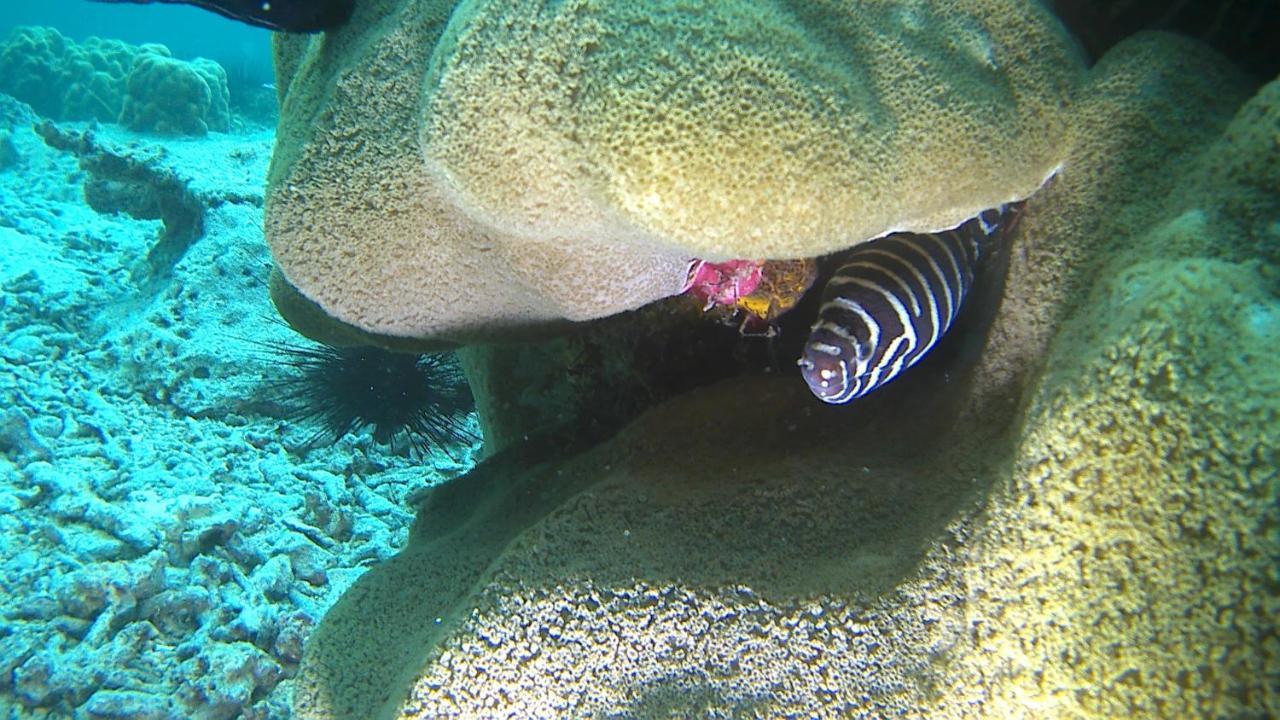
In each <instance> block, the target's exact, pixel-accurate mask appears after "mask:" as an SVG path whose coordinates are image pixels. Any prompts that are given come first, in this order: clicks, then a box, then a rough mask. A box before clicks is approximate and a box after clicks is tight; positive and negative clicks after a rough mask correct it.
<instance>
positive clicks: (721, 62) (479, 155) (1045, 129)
mask: <svg viewBox="0 0 1280 720" xmlns="http://www.w3.org/2000/svg"><path fill="white" fill-rule="evenodd" d="M277 48H278V51H279V52H278V56H277V59H278V67H279V68H281V69H282V72H281V76H280V79H279V83H278V84H279V85H280V87H281V88H282V91H283V114H282V123H281V129H280V143H279V146H278V148H277V153H276V156H275V160H274V163H273V168H272V172H271V195H270V202H269V206H268V213H267V221H266V222H267V234H268V239H269V241H270V243H271V246H272V253H273V256H274V258H275V260H276V264H277V267H278V268H279V269H280V271H281V272H282V274H283V277H284V279H286V280H287V281H288V285H289V286H290V287H292V288H293V290H295V291H297V292H299V293H300V294H301V295H303V296H305V297H306V298H307V299H309V300H310V301H311V302H313V303H314V305H315V307H316V309H318V310H319V311H320V312H322V313H324V314H327V315H328V316H329V317H330V318H332V319H333V320H335V321H337V322H339V323H345V324H347V325H350V326H354V327H355V328H358V329H359V330H362V331H365V332H369V333H376V334H381V335H386V336H397V337H412V338H427V339H434V340H437V341H440V342H446V343H447V342H455V343H466V342H474V341H481V340H488V339H494V338H497V337H503V336H505V335H507V334H508V333H510V332H511V331H512V328H518V327H524V326H530V325H537V324H540V323H551V322H554V321H558V320H563V319H568V320H587V319H593V318H599V317H603V316H606V315H611V314H614V313H618V312H620V311H623V310H628V309H633V308H636V307H639V306H641V305H644V304H647V303H649V302H652V301H654V300H657V299H660V298H663V297H666V296H669V295H672V294H675V293H678V292H680V290H681V289H682V288H683V286H684V282H685V279H686V273H687V269H688V262H689V260H690V259H691V258H695V257H703V258H720V259H724V258H736V257H745V258H772V259H784V258H801V257H812V256H816V255H820V254H824V253H828V252H831V251H834V250H838V249H841V248H845V247H849V246H852V245H854V244H857V243H859V242H863V241H865V240H868V239H870V238H873V237H875V236H878V235H882V234H885V233H888V232H892V231H896V230H937V229H942V228H947V227H952V226H954V225H957V224H959V223H960V222H962V221H963V220H966V219H968V218H970V217H972V216H973V215H975V214H976V213H977V212H978V211H980V210H983V209H986V208H990V207H993V206H997V205H1000V204H1002V203H1005V202H1009V201H1011V200H1016V199H1021V198H1025V197H1026V196H1028V195H1030V194H1031V193H1032V192H1034V191H1035V190H1036V189H1037V188H1038V187H1039V186H1040V185H1041V183H1042V182H1043V181H1044V180H1045V178H1046V177H1048V176H1049V175H1050V174H1052V173H1053V172H1054V170H1055V169H1056V168H1057V167H1058V166H1059V165H1060V164H1061V162H1062V159H1063V157H1064V152H1065V138H1066V122H1065V117H1066V116H1065V108H1066V107H1067V106H1068V104H1069V101H1070V98H1071V94H1072V92H1073V91H1074V89H1075V87H1076V84H1077V82H1078V80H1079V77H1080V73H1081V71H1082V63H1081V61H1080V58H1079V57H1077V54H1076V52H1075V49H1074V47H1073V45H1072V43H1071V41H1070V39H1069V38H1068V37H1067V36H1066V34H1065V33H1064V32H1063V30H1062V28H1061V27H1060V26H1059V25H1058V24H1057V22H1056V20H1055V19H1054V18H1053V17H1052V16H1051V15H1050V14H1049V13H1048V12H1047V11H1046V10H1045V9H1044V8H1043V7H1041V6H1040V5H1039V4H1038V3H1035V2H1027V1H1026V0H946V1H945V2H938V3H912V4H910V5H907V6H904V5H902V4H900V3H885V2H879V1H877V0H859V1H858V2H852V3H844V4H840V5H825V6H823V7H822V8H821V9H820V10H818V9H814V8H812V7H811V6H810V4H808V3H803V2H789V1H786V2H784V1H781V0H779V1H775V2H767V3H758V2H720V3H692V4H691V3H680V2H661V3H656V4H655V3H647V4H643V5H638V4H636V3H631V2H623V1H622V0H610V1H608V2H598V3H589V2H569V3H555V4H552V5H530V4H527V3H511V2H498V1H494V2H489V1H482V2H473V3H463V4H460V5H458V6H457V7H456V9H455V8H454V7H453V5H452V4H451V3H444V2H427V1H425V0H416V1H415V0H401V1H400V2H394V3H387V4H385V5H384V6H381V9H380V10H379V11H378V12H374V11H373V10H371V9H368V10H366V9H362V8H357V11H356V15H355V17H354V18H353V20H352V22H351V23H350V24H349V25H348V26H346V27H344V28H342V29H341V30H339V31H337V32H335V33H332V34H330V35H327V36H325V37H323V38H313V39H310V40H308V41H307V42H306V44H305V45H303V44H302V43H300V42H299V41H296V40H295V41H289V42H284V41H281V42H279V43H278V44H277ZM280 304H282V305H286V306H288V307H291V308H297V307H299V305H300V304H299V303H298V302H296V301H294V300H288V299H286V300H285V302H282V303H280ZM299 324H303V323H299ZM305 324H306V325H308V326H309V327H314V325H315V323H314V322H307V323H305Z"/></svg>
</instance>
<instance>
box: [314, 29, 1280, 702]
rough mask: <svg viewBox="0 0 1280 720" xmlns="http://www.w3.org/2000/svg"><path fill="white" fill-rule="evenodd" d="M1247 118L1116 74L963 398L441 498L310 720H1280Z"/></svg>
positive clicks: (1178, 48)
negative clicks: (1278, 718) (725, 719)
mask: <svg viewBox="0 0 1280 720" xmlns="http://www.w3.org/2000/svg"><path fill="white" fill-rule="evenodd" d="M1190 67H1195V68H1196V71H1195V72H1190V71H1188V68H1190ZM1249 90H1251V89H1250V88H1248V86H1247V85H1246V84H1244V82H1243V81H1242V80H1241V78H1240V77H1239V75H1238V74H1237V73H1235V72H1234V71H1233V70H1232V69H1231V68H1230V66H1228V65H1226V64H1225V63H1224V62H1223V61H1222V60H1221V59H1219V58H1216V57H1215V56H1214V55H1213V54H1212V53H1210V52H1207V51H1206V50H1204V49H1202V48H1200V47H1199V46H1197V45H1196V44H1194V43H1191V42H1188V41H1185V40H1179V39H1177V38H1173V37H1170V36H1161V35H1150V36H1144V37H1139V38H1136V39H1133V40H1130V41H1127V42H1125V43H1122V44H1121V45H1119V46H1117V47H1116V48H1115V49H1114V50H1113V51H1112V52H1111V53H1110V54H1109V55H1108V56H1107V58H1105V59H1104V60H1103V61H1102V63H1100V64H1099V65H1098V66H1097V67H1096V68H1095V69H1094V70H1093V71H1092V73H1091V76H1090V79H1089V82H1088V84H1087V86H1086V88H1085V91H1084V93H1083V96H1082V100H1081V104H1080V105H1079V107H1078V108H1077V109H1076V111H1075V112H1074V113H1073V131H1072V140H1071V150H1070V155H1069V157H1068V160H1067V163H1066V166H1065V168H1064V171H1063V173H1062V177H1061V178H1060V179H1059V180H1058V181H1056V182H1055V184H1054V186H1053V187H1051V188H1049V190H1048V191H1047V192H1046V193H1044V194H1043V197H1042V196H1037V197H1036V198H1033V199H1032V200H1031V202H1030V204H1029V206H1028V208H1027V214H1026V216H1025V218H1024V222H1023V224H1022V225H1021V226H1020V227H1019V231H1018V234H1017V237H1016V238H1015V239H1014V243H1015V244H1014V247H1013V251H1012V252H1011V256H1012V258H1011V265H1010V271H1011V274H1010V276H1009V278H1008V282H1007V283H1006V285H1005V287H1004V290H1003V292H1004V299H1003V303H1002V305H1001V307H1000V310H999V315H998V316H996V317H995V318H994V322H993V324H992V326H991V334H990V336H989V339H988V340H987V343H988V344H987V348H988V352H987V353H986V354H984V355H983V356H982V358H981V359H980V360H979V361H978V363H977V364H976V366H974V367H973V368H970V369H968V370H966V369H965V368H963V367H960V366H958V365H956V364H955V363H952V364H951V365H949V366H948V365H946V364H945V361H944V359H942V358H940V359H939V360H938V362H935V363H934V365H933V367H934V368H935V371H934V372H933V373H917V377H916V379H915V380H912V381H906V380H904V381H903V382H902V383H900V386H899V387H895V388H892V389H887V390H886V396H885V397H883V398H879V399H868V401H867V402H866V403H865V404H863V405H860V406H858V407H853V408H827V407H817V406H815V403H814V401H813V400H812V398H809V397H807V393H806V392H805V390H804V388H803V387H802V386H801V384H800V383H799V382H798V381H797V380H795V379H793V378H772V379H770V378H741V379H738V380H735V381H731V382H728V383H724V384H721V385H718V386H714V387H711V388H707V389H704V390H699V391H695V392H693V393H689V394H686V395H684V396H681V397H679V398H676V399H675V400H673V401H671V402H669V403H667V404H665V405H662V406H660V407H658V408H656V409H654V410H652V411H650V412H649V413H647V414H645V415H644V416H642V417H641V418H640V419H639V420H637V421H636V422H635V423H633V424H632V425H630V426H629V427H628V428H627V429H625V430H624V431H623V432H622V433H620V434H619V435H618V436H617V437H615V438H614V439H612V440H610V441H607V442H605V443H603V444H601V445H599V446H597V447H595V448H593V449H591V450H589V451H587V452H585V453H582V454H580V455H578V456H576V457H573V458H570V459H567V460H562V461H557V462H550V463H545V462H544V463H542V464H538V463H535V462H532V461H530V460H528V459H523V460H522V459H521V458H519V457H516V456H514V455H508V456H506V457H503V456H499V457H498V458H495V459H494V460H493V461H491V462H487V463H486V464H484V465H482V466H481V467H480V468H478V469H477V470H476V471H475V472H474V473H473V474H472V475H470V476H468V477H466V478H463V479H462V480H460V481H458V482H456V483H455V484H452V485H449V486H445V487H443V488H441V489H439V490H437V491H435V492H434V493H433V494H432V495H430V496H428V497H427V499H426V502H425V504H424V506H423V507H422V509H421V510H420V513H419V521H418V524H417V525H416V527H415V530H414V533H413V535H412V536H411V540H410V543H409V545H408V547H407V548H406V549H405V550H404V551H403V552H402V553H401V554H400V555H399V556H397V557H396V558H395V559H394V560H392V561H390V562H388V563H386V564H385V565H383V566H382V567H379V568H377V569H376V570H373V571H371V572H370V573H369V574H367V575H366V576H364V577H363V578H362V579H361V580H360V581H359V582H357V583H356V584H355V585H354V586H353V588H352V590H351V591H350V592H348V593H347V594H346V595H345V596H344V597H343V599H342V600H341V601H339V603H338V604H337V605H335V607H334V609H333V610H332V611H330V613H329V614H328V615H327V616H326V617H325V618H324V620H323V621H322V622H321V624H320V626H319V627H318V628H317V632H316V634H315V635H314V636H313V641H312V643H311V644H310V645H309V646H308V649H307V652H306V656H305V657H304V660H303V666H302V669H301V671H300V675H299V685H298V692H297V695H296V701H295V702H296V711H297V714H298V716H299V717H302V718H340V717H341V718H345V717H366V716H369V715H370V714H374V715H378V714H379V713H381V715H380V716H387V717H390V716H396V717H422V718H426V717H432V718H437V717H467V716H474V715H477V714H510V715H514V716H521V717H554V716H577V717H634V716H642V717H652V716H670V715H679V716H694V715H696V716H714V717H722V716H739V715H741V716H771V717H781V716H788V715H794V716H805V717H811V716H816V717H832V718H835V717H840V718H846V717H890V716H910V717H916V716H919V717H937V718H973V717H999V716H1015V717H1091V716H1100V717H1116V716H1128V717H1139V718H1147V717H1150V718H1157V717H1206V716H1207V717H1269V716H1274V715H1276V714H1277V713H1280V691H1278V688H1280V685H1277V684H1276V683H1275V678H1276V676H1277V673H1280V644H1277V642H1276V637H1277V630H1278V628H1277V618H1280V591H1278V590H1277V582H1276V568H1277V567H1280V536H1277V532H1276V528H1277V527H1280V508H1277V506H1276V504H1275V498H1276V496H1277V494H1278V493H1280V472H1278V471H1277V467H1280V447H1278V446H1277V443H1276V438H1278V437H1280V386H1278V385H1277V382H1278V381H1277V378H1280V358H1278V357H1277V356H1276V355H1275V353H1274V352H1272V351H1270V348H1272V347H1274V345H1275V343H1276V340H1277V338H1280V300H1278V298H1277V277H1276V275H1275V270H1274V267H1275V264H1276V261H1277V259H1278V258H1277V257H1276V255H1277V249H1276V248H1277V246H1280V234H1278V229H1277V226H1276V224H1275V217H1276V216H1277V212H1280V193H1278V192H1277V187H1278V186H1277V184H1276V183H1275V182H1274V179H1275V178H1276V174H1277V172H1280V148H1278V147H1277V146H1276V144H1275V127H1276V126H1277V123H1278V122H1280V83H1272V84H1271V85H1269V86H1267V87H1265V88H1263V89H1262V90H1261V91H1260V92H1258V93H1257V94H1256V95H1254V96H1253V97H1252V99H1251V100H1248V102H1247V104H1244V105H1243V107H1242V106H1241V103H1244V102H1245V100H1246V99H1247V98H1248V97H1249V96H1248V92H1249ZM1233 118H1234V119H1233ZM1037 258H1050V260H1048V261H1046V262H1045V264H1044V267H1037V266H1036V265H1035V264H1034V262H1033V264H1032V265H1030V266H1027V265H1025V263H1027V262H1028V261H1034V260H1035V259H1037ZM1024 269H1025V270H1026V272H1025V273H1024V274H1023V275H1025V276H1023V275H1020V274H1018V272H1017V271H1019V270H1024ZM1005 345H1013V346H1014V347H1012V348H1010V347H1004V346H1005ZM948 396H950V399H948ZM1006 396H1012V397H1013V398H1014V400H1013V404H1012V405H1011V403H1010V401H1009V400H1008V397H1006ZM993 398H994V399H993ZM1015 406H1016V407H1017V408H1018V410H1019V411H1018V412H1017V413H1013V412H1011V410H1012V408H1013V407H1015ZM960 417H967V418H968V421H967V422H963V423H961V422H958V421H957V418H960ZM406 698H407V699H406ZM371 707H372V708H378V710H376V711H375V712H374V713H370V708H371Z"/></svg>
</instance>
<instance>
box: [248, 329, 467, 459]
mask: <svg viewBox="0 0 1280 720" xmlns="http://www.w3.org/2000/svg"><path fill="white" fill-rule="evenodd" d="M269 347H270V348H271V349H272V350H273V351H274V353H275V355H276V356H277V357H278V359H280V360H281V361H283V363H284V364H285V365H287V366H289V367H291V368H292V369H293V370H294V372H293V373H291V374H290V375H289V376H287V377H285V378H281V379H280V380H278V381H276V382H274V383H273V384H272V385H273V389H274V390H275V392H276V393H277V396H276V399H277V400H278V401H280V402H281V403H282V404H283V405H284V406H285V409H286V412H287V413H288V417H289V419H290V420H293V421H297V422H303V423H310V424H314V425H317V426H318V429H317V431H316V433H315V434H314V435H312V436H311V438H310V440H309V441H308V445H313V444H315V443H316V442H319V441H321V440H324V439H326V438H327V439H329V440H336V439H337V438H339V437H342V436H343V435H346V434H347V433H350V432H353V431H355V430H359V429H361V428H364V427H370V428H372V429H373V439H374V440H376V441H377V442H379V443H382V444H384V445H390V446H391V447H392V449H393V450H394V449H398V448H399V447H402V443H403V444H407V445H408V446H410V447H411V448H413V449H414V450H417V451H418V453H419V454H420V455H426V454H428V453H429V452H430V450H431V448H438V449H439V450H441V451H442V452H444V453H445V454H446V455H448V456H449V457H455V452H456V451H457V449H458V448H459V447H461V446H465V445H470V444H472V443H474V442H476V441H477V439H478V438H476V436H475V434H474V433H473V432H472V431H471V429H470V422H469V416H470V414H471V411H472V409H473V408H474V402H473V400H472V397H471V389H470V388H469V387H468V386H467V381H466V378H464V377H463V374H462V370H461V368H459V367H458V363H457V360H456V359H455V358H454V356H453V354H452V353H428V354H425V355H414V354H409V353H395V352H390V351H388V350H383V349H381V348H375V347H355V348H342V347H334V346H331V345H322V344H315V345H293V344H288V343H271V344H270V345H269Z"/></svg>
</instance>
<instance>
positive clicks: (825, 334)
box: [798, 209, 1001, 404]
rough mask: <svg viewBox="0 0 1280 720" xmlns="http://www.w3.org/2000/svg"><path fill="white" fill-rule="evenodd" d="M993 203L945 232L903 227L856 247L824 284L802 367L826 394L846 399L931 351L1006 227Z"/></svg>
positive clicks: (807, 379) (833, 401)
mask: <svg viewBox="0 0 1280 720" xmlns="http://www.w3.org/2000/svg"><path fill="white" fill-rule="evenodd" d="M1000 221H1001V210H1000V209H996V210H987V211H986V212H983V213H982V214H980V215H979V216H978V217H976V218H974V219H972V220H970V221H968V222H966V223H964V224H963V225H961V226H959V227H957V228H955V229H954V230H948V231H946V232H941V233H930V234H919V235H917V234H912V233H897V234H895V235H889V236H886V237H883V238H879V239H877V240H873V241H871V242H869V243H866V244H863V245H860V246H858V247H857V248H855V249H854V250H853V251H852V252H851V253H850V255H849V257H848V259H847V260H846V261H845V263H844V264H843V265H841V266H840V269H839V270H837V271H836V273H835V275H834V276H832V278H831V280H830V281H829V282H828V283H827V286H826V287H825V288H824V289H823V292H822V308H821V309H820V310H819V311H818V321H817V322H816V323H814V325H813V329H812V330H811V331H810V333H809V341H808V343H806V344H805V348H804V354H803V355H802V356H801V357H800V360H799V361H798V364H799V365H800V371H801V374H802V375H803V376H804V379H805V382H807V383H808V384H809V389H810V390H811V391H813V394H814V395H816V396H818V398H819V399H821V400H822V401H823V402H828V403H831V404H841V403H847V402H849V401H850V400H853V399H854V398H858V397H862V396H863V395H866V394H867V393H869V392H871V391H872V390H875V389H876V388H878V387H880V386H882V385H884V384H885V383H887V382H889V381H890V380H892V379H894V378H895V377H897V376H898V373H900V372H902V371H903V370H906V369H907V368H909V367H911V366H912V365H914V364H915V363H916V362H917V361H918V360H920V358H921V357H923V356H924V354H925V353H927V352H929V350H930V349H931V348H933V346H934V345H937V344H938V340H939V339H940V338H941V337H942V336H943V335H945V334H946V332H947V330H949V329H950V328H951V324H952V323H953V322H955V319H956V315H958V314H959V312H960V304H961V303H962V302H964V298H965V295H966V294H968V292H969V287H970V286H971V285H972V284H973V277H974V271H975V269H976V268H977V265H978V260H979V259H980V258H981V255H982V250H983V244H984V243H983V241H984V240H985V239H986V238H987V237H988V236H990V235H991V234H992V233H994V232H995V230H996V229H997V228H998V227H999V224H1000Z"/></svg>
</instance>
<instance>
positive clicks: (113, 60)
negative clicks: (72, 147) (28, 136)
mask: <svg viewBox="0 0 1280 720" xmlns="http://www.w3.org/2000/svg"><path fill="white" fill-rule="evenodd" d="M0 92H5V93H9V94H11V95H13V96H14V97H16V98H18V99H19V100H22V101H23V102H26V103H28V104H30V105H31V106H32V107H33V108H34V109H35V110H36V112H38V113H39V114H40V115H42V116H44V117H46V118H50V119H53V120H98V121H101V122H120V123H123V124H125V125H128V126H129V127H130V128H132V129H134V130H140V131H148V132H156V133H162V134H170V135H203V134H205V133H206V132H208V131H209V130H215V131H220V132H225V131H226V130H228V129H229V127H230V122H231V116H230V111H229V109H228V107H229V106H228V103H229V100H230V96H229V93H228V90H227V75H226V72H225V71H224V70H223V68H222V66H221V65H218V64H217V63H215V62H213V61H212V60H207V59H204V58H198V59H196V60H193V61H190V62H187V61H183V60H177V59H174V58H172V57H170V56H169V50H168V48H166V47H165V46H163V45H155V44H148V45H142V46H135V45H130V44H128V43H126V42H122V41H120V40H104V39H101V38H96V37H91V38H88V39H86V40H85V41H84V42H83V43H76V42H75V41H73V40H70V39H68V38H66V37H64V36H63V35H62V34H61V33H59V32H58V31H57V30H56V29H54V28H48V27H19V28H16V29H15V30H14V31H13V33H12V34H11V35H10V37H9V40H8V41H7V42H6V43H5V44H4V45H3V46H0Z"/></svg>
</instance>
